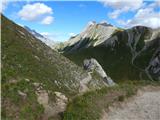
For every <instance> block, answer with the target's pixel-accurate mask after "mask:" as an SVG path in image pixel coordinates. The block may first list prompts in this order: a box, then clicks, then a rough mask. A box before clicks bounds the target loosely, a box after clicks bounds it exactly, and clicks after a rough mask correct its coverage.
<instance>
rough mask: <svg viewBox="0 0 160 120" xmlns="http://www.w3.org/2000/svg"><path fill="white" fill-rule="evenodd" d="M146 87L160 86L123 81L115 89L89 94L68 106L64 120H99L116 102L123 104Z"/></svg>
mask: <svg viewBox="0 0 160 120" xmlns="http://www.w3.org/2000/svg"><path fill="white" fill-rule="evenodd" d="M146 85H160V84H159V83H157V82H151V81H127V80H126V81H123V82H121V83H119V84H118V85H117V86H114V87H109V88H107V87H105V88H102V89H99V90H96V91H91V92H87V93H85V94H84V95H82V96H78V97H76V98H75V99H73V100H72V101H71V102H70V103H69V104H68V106H67V109H66V111H65V113H64V118H63V120H98V119H100V117H101V115H102V111H103V110H104V109H105V110H107V109H108V107H109V106H111V105H112V104H113V103H114V102H122V101H124V100H125V99H126V98H128V97H131V96H133V95H135V94H136V93H137V90H138V89H139V88H141V87H143V86H146Z"/></svg>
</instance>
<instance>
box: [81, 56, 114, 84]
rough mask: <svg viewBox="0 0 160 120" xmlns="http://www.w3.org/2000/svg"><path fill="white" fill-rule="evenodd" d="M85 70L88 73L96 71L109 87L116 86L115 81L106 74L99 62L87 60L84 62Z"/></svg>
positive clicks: (92, 59)
mask: <svg viewBox="0 0 160 120" xmlns="http://www.w3.org/2000/svg"><path fill="white" fill-rule="evenodd" d="M83 65H84V69H86V70H88V71H94V70H95V71H96V72H97V73H98V74H99V76H101V77H102V78H103V80H104V82H106V83H107V85H109V86H113V85H115V83H114V81H113V80H112V79H111V78H110V77H109V76H107V74H106V72H105V71H104V70H103V68H102V66H101V65H100V64H99V63H98V61H97V60H96V59H94V58H91V59H85V60H84V62H83Z"/></svg>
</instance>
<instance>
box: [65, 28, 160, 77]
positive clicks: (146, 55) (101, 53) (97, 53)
mask: <svg viewBox="0 0 160 120" xmlns="http://www.w3.org/2000/svg"><path fill="white" fill-rule="evenodd" d="M97 31H99V30H98V29H97ZM159 33H160V29H157V30H153V29H151V28H148V27H143V26H137V27H133V28H131V29H126V30H119V29H115V30H114V32H111V33H110V34H108V32H105V31H104V32H103V34H105V35H106V34H107V35H108V38H106V39H105V40H103V41H102V42H100V44H98V45H95V46H94V45H92V46H89V47H85V46H86V45H89V44H90V43H92V40H93V41H94V39H93V38H92V37H89V38H84V39H82V40H79V41H78V42H76V43H74V44H73V45H72V46H67V47H64V48H63V49H62V51H63V52H64V53H63V54H64V55H65V56H66V57H68V58H69V59H71V60H72V61H74V62H75V63H77V64H79V65H81V63H82V61H83V60H84V59H86V58H95V59H97V60H98V62H99V63H100V64H101V65H102V67H103V68H104V69H105V71H106V73H107V74H108V75H109V76H111V78H113V80H114V79H115V80H125V79H130V80H134V79H137V80H139V79H156V80H157V79H158V80H159V77H158V76H159V75H160V71H159V69H158V68H157V67H156V68H157V69H156V68H155V69H156V70H155V71H156V73H153V69H152V70H150V68H149V63H150V62H151V61H152V60H151V59H153V58H152V57H153V56H154V55H155V54H156V56H158V55H159V52H158V49H159V48H160V36H159ZM86 34H87V33H86ZM95 35H96V33H95ZM99 38H101V37H99ZM86 39H89V42H87V43H86V42H85V43H84V41H86ZM69 41H70V40H69ZM81 41H83V43H84V44H81V47H80V48H81V49H79V48H77V47H76V46H77V45H78V44H79V43H80V42H81ZM96 41H101V39H100V40H99V39H97V40H95V43H96ZM156 59H157V60H159V59H158V58H156ZM152 63H153V62H152ZM156 64H158V66H159V65H160V64H159V63H157V62H156ZM147 66H148V67H147ZM152 66H153V65H152ZM154 66H155V65H154ZM156 66H157V65H156Z"/></svg>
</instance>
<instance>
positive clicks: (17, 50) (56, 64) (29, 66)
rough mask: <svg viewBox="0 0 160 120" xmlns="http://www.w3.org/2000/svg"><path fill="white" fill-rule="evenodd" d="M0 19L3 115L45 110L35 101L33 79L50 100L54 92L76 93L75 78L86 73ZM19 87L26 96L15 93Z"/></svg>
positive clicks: (27, 115) (35, 115)
mask: <svg viewBox="0 0 160 120" xmlns="http://www.w3.org/2000/svg"><path fill="white" fill-rule="evenodd" d="M1 18H2V41H1V42H2V118H4V119H7V118H8V119H9V118H10V119H21V120H23V119H28V120H35V119H40V118H41V117H42V115H43V112H44V109H43V107H42V105H40V104H39V103H38V102H37V95H36V94H35V87H34V86H33V83H34V82H38V83H42V84H43V88H44V89H45V90H46V91H50V92H49V93H48V94H49V97H50V99H54V94H53V92H54V91H60V92H62V93H64V94H65V95H67V96H72V95H75V94H76V93H77V92H78V86H76V85H77V83H78V82H77V81H78V80H80V79H82V78H83V77H84V76H85V75H86V74H85V73H84V72H83V70H81V69H80V68H79V67H77V66H76V65H75V64H74V63H72V62H70V61H69V60H68V59H66V58H65V57H63V56H62V55H60V54H58V53H57V52H55V51H53V50H52V49H50V48H49V47H47V46H46V45H45V44H44V43H42V42H41V41H39V40H37V39H36V38H34V37H33V36H32V35H31V34H29V33H28V32H27V31H26V30H25V29H24V28H22V27H20V26H18V25H16V24H15V23H13V22H12V21H10V20H8V19H7V18H5V17H4V16H1ZM19 31H21V32H23V34H25V35H24V36H23V34H21V33H20V32H19ZM26 79H29V80H30V82H27V81H26ZM55 80H56V81H58V82H59V86H57V85H56V84H55ZM13 81H14V82H13ZM67 85H69V87H68V86H67ZM19 90H20V91H22V92H24V93H26V94H27V98H26V99H24V98H23V97H22V96H20V95H19V94H18V91H19Z"/></svg>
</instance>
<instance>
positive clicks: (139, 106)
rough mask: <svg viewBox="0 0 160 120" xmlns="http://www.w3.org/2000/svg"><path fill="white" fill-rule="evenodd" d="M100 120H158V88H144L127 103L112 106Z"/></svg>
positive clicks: (159, 93) (159, 117) (159, 92)
mask: <svg viewBox="0 0 160 120" xmlns="http://www.w3.org/2000/svg"><path fill="white" fill-rule="evenodd" d="M101 120H160V87H151V86H150V87H145V88H144V89H142V90H139V91H138V94H137V96H134V97H132V98H130V99H128V100H127V101H125V102H123V103H120V104H119V105H118V104H115V105H113V106H112V107H110V108H109V112H104V113H103V115H102V118H101Z"/></svg>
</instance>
